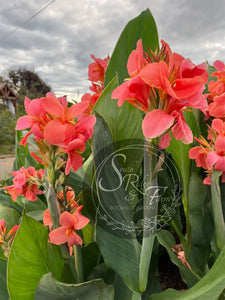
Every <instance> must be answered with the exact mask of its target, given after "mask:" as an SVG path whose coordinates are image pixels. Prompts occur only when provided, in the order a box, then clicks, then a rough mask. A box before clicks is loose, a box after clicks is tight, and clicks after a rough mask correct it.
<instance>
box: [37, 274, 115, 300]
mask: <svg viewBox="0 0 225 300" xmlns="http://www.w3.org/2000/svg"><path fill="white" fill-rule="evenodd" d="M72 299H74V300H86V299H88V300H113V299H114V290H113V287H112V286H109V285H106V284H105V283H104V281H103V280H102V279H95V280H92V281H88V282H84V283H80V284H65V283H62V282H59V281H57V280H55V279H54V278H53V277H52V276H51V274H50V273H48V274H46V275H44V276H43V277H42V278H41V280H40V283H39V285H38V288H37V291H36V294H35V300H72Z"/></svg>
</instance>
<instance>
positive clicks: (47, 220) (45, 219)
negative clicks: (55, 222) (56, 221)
mask: <svg viewBox="0 0 225 300" xmlns="http://www.w3.org/2000/svg"><path fill="white" fill-rule="evenodd" d="M43 223H44V225H45V226H49V230H50V231H51V230H52V219H51V215H50V211H49V209H48V208H47V209H46V210H45V211H44V214H43Z"/></svg>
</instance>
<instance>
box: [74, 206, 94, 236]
mask: <svg viewBox="0 0 225 300" xmlns="http://www.w3.org/2000/svg"><path fill="white" fill-rule="evenodd" d="M82 208H83V205H81V206H79V207H78V208H77V209H76V210H75V212H74V213H73V216H74V217H75V218H76V219H77V222H76V224H75V229H76V230H79V229H81V228H83V227H85V226H86V225H87V224H88V223H89V222H90V220H89V219H88V218H86V217H85V216H83V215H82V214H81V210H82Z"/></svg>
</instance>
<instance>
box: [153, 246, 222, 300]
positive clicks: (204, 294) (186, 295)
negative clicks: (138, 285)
mask: <svg viewBox="0 0 225 300" xmlns="http://www.w3.org/2000/svg"><path fill="white" fill-rule="evenodd" d="M224 287H225V248H224V249H223V250H222V252H221V254H220V256H219V257H218V259H217V260H216V262H215V264H214V265H213V267H212V268H211V269H210V271H209V272H208V273H207V274H206V275H205V276H204V277H203V278H202V279H201V280H200V281H199V282H198V283H197V284H196V285H195V286H193V287H192V288H190V289H189V290H185V291H176V290H172V289H168V290H166V291H165V292H163V293H159V294H155V295H153V296H151V297H150V300H176V299H179V300H199V299H204V300H216V299H218V297H219V296H220V294H221V293H222V292H223V290H224Z"/></svg>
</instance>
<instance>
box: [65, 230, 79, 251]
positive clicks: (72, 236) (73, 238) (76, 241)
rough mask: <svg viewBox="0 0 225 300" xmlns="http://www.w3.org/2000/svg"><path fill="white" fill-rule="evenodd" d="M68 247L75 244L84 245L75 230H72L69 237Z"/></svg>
mask: <svg viewBox="0 0 225 300" xmlns="http://www.w3.org/2000/svg"><path fill="white" fill-rule="evenodd" d="M67 243H68V247H71V246H73V245H81V246H82V238H81V237H80V236H79V235H78V234H77V233H76V232H75V231H73V232H71V233H70V234H69V237H68V242H67Z"/></svg>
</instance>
